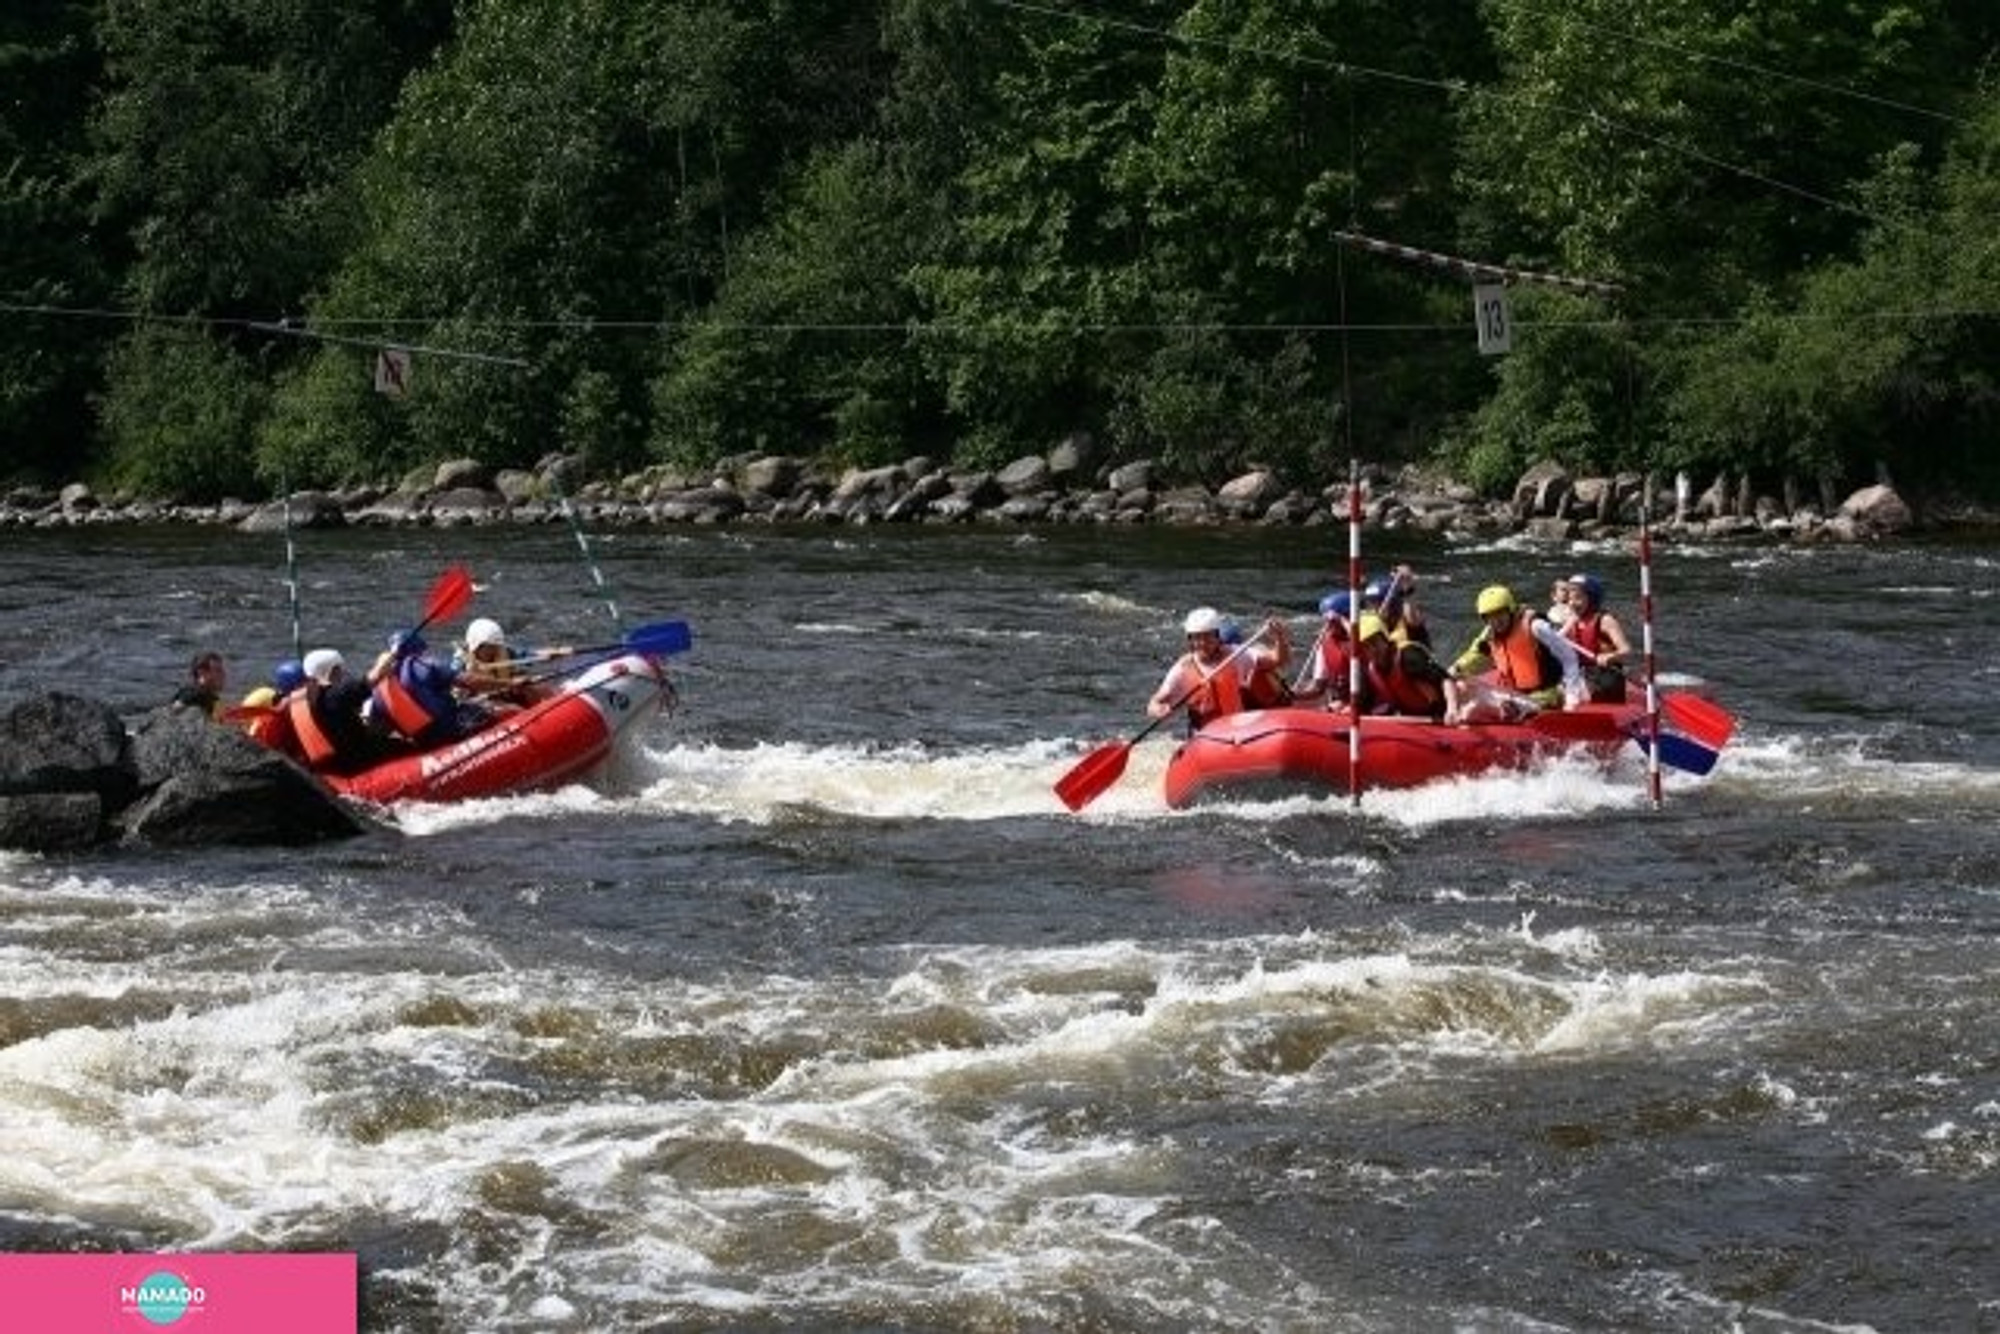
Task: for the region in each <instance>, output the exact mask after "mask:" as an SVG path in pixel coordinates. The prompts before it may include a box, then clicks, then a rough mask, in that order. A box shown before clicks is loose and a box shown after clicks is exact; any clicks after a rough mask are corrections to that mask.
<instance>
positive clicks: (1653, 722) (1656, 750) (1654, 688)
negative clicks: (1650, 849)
mask: <svg viewBox="0 0 2000 1334" xmlns="http://www.w3.org/2000/svg"><path fill="white" fill-rule="evenodd" d="M1644 486H1645V490H1644V491H1642V492H1641V493H1640V496H1639V644H1640V647H1641V649H1642V650H1643V651H1644V653H1645V655H1646V791H1647V794H1648V795H1649V796H1651V797H1652V799H1653V809H1654V810H1658V809H1659V808H1660V686H1659V671H1658V664H1657V662H1656V660H1655V658H1654V656H1653V524H1652V507H1653V477H1652V474H1651V473H1648V474H1646V480H1645V483H1644Z"/></svg>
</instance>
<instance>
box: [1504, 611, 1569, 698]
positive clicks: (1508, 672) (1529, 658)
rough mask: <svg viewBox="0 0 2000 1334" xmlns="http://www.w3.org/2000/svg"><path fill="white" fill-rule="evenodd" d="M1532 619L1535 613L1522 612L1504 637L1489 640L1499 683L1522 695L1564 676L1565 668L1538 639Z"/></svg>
mask: <svg viewBox="0 0 2000 1334" xmlns="http://www.w3.org/2000/svg"><path fill="white" fill-rule="evenodd" d="M1532 619H1533V616H1532V613H1529V612H1525V611H1524V612H1519V613H1517V614H1516V615H1515V617H1514V623H1513V624H1512V625H1510V626H1508V627H1507V633H1506V635H1505V636H1503V637H1498V638H1496V637H1495V636H1493V635H1491V634H1489V635H1488V636H1487V637H1486V652H1487V656H1489V657H1491V658H1492V659H1493V670H1494V672H1495V674H1496V677H1497V679H1498V681H1499V682H1500V684H1501V685H1503V686H1505V687H1507V689H1509V690H1513V691H1516V692H1518V693H1520V694H1523V695H1526V694H1531V693H1533V692H1534V691H1537V690H1540V689H1541V688H1542V687H1544V686H1549V685H1554V684H1555V683H1556V682H1557V681H1558V680H1560V679H1561V677H1562V665H1561V664H1560V663H1558V662H1557V661H1556V660H1555V655H1554V654H1553V653H1550V652H1549V651H1548V650H1547V649H1545V648H1543V647H1542V645H1541V643H1540V642H1539V641H1538V640H1536V638H1535V632H1534V628H1533V626H1532V625H1531V624H1530V622H1531V621H1532Z"/></svg>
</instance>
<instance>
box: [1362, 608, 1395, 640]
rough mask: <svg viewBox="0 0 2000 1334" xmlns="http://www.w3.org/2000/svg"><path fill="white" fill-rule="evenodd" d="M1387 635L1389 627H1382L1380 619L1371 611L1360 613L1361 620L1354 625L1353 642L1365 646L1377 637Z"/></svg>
mask: <svg viewBox="0 0 2000 1334" xmlns="http://www.w3.org/2000/svg"><path fill="white" fill-rule="evenodd" d="M1388 633H1389V627H1388V626H1386V625H1384V624H1383V623H1382V618H1381V617H1380V616H1377V615H1376V614H1375V613H1374V612H1372V611H1364V612H1362V613H1361V619H1360V620H1358V621H1356V622H1355V623H1354V642H1355V643H1357V644H1365V643H1367V642H1368V641H1369V640H1371V639H1373V638H1375V636H1377V635H1386V634H1388Z"/></svg>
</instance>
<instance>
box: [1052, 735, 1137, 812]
mask: <svg viewBox="0 0 2000 1334" xmlns="http://www.w3.org/2000/svg"><path fill="white" fill-rule="evenodd" d="M1131 754H1132V743H1131V742H1129V741H1112V742H1108V743H1107V744H1105V745H1102V746H1099V747H1098V748H1097V749H1096V750H1093V751H1091V752H1090V754H1088V755H1086V756H1084V757H1083V758H1082V759H1081V760H1079V761H1077V763H1076V765H1075V767H1073V768H1072V769H1071V770H1070V771H1069V772H1068V773H1066V774H1064V775H1063V776H1062V777H1061V778H1059V779H1057V780H1056V795H1057V796H1058V797H1060V798H1062V804H1063V805H1065V806H1067V807H1069V808H1070V809H1071V810H1073V811H1080V810H1082V809H1083V808H1084V807H1085V806H1088V805H1089V804H1090V803H1091V802H1093V801H1096V800H1097V799H1098V798H1099V797H1101V796H1103V795H1104V792H1105V789H1107V788H1109V787H1110V786H1111V785H1112V784H1113V783H1115V782H1117V781H1118V779H1119V777H1120V776H1121V775H1122V774H1123V773H1124V772H1125V761H1126V760H1127V759H1128V758H1130V756H1131Z"/></svg>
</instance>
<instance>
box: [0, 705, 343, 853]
mask: <svg viewBox="0 0 2000 1334" xmlns="http://www.w3.org/2000/svg"><path fill="white" fill-rule="evenodd" d="M364 828H365V826H364V825H363V824H362V822H361V820H360V819H359V818H358V817H357V816H356V815H355V814H354V813H353V812H352V811H351V810H349V809H348V808H347V807H346V806H345V805H343V804H342V803H341V801H340V799H339V798H338V797H336V796H335V795H334V794H333V793H332V791H330V790H329V789H328V788H327V787H326V786H325V785H324V784H322V783H321V782H320V781H319V780H318V779H316V778H314V777H313V776H312V775H311V774H309V773H307V772H306V771H305V770H303V769H301V768H299V767H298V766H297V765H296V764H293V763H292V762H291V761H290V760H288V759H286V758H285V757H284V756H282V755H279V754H278V753H277V752H276V751H272V750H268V749H266V748H265V747H263V746H260V745H258V744H257V743H256V742H255V741H252V740H251V739H250V738H249V737H248V736H246V735H244V733H242V732H241V731H239V730H237V729H236V728H234V727H229V726H225V725H220V724H217V723H214V722H212V721H210V720H209V719H208V718H206V717H204V716H202V715H201V714H199V713H195V712H192V711H190V710H186V709H161V710H159V711H158V712H156V713H154V714H152V715H151V716H150V717H149V718H148V719H147V720H146V721H145V722H144V724H143V725H142V726H141V727H140V729H139V731H138V732H137V733H136V734H133V733H129V732H128V731H127V730H126V727H125V724H124V722H123V721H122V720H121V719H120V718H119V717H118V715H117V714H116V713H114V712H112V711H111V709H109V708H108V707H106V706H105V705H103V704H100V703H97V702H96V701H94V700H87V699H83V698H80V697H78V696H75V695H65V694H60V693H56V694H49V695H43V696H40V697H37V698H34V699H30V700H27V701H25V702H23V703H21V704H18V705H16V706H15V707H14V708H13V709H11V710H9V711H8V712H7V713H6V714H5V715H4V716H0V847H8V848H19V849H25V850H27V851H31V852H57V851H68V850H75V849H80V848H87V847H90V846H92V845H94V844H97V843H101V842H104V841H105V840H107V839H109V838H112V837H115V836H116V835H117V834H118V833H120V832H121V831H122V832H123V833H125V834H126V835H128V836H130V837H133V838H136V839H141V840H144V841H146V842H151V843H158V844H165V845H171V846H177V847H187V846H200V845H208V844H235V845H258V846H266V845H276V846H294V845H297V844H301V843H310V842H315V841H317V840H320V839H325V838H343V837H347V836H350V835H353V834H358V833H361V832H362V831H363V829H364Z"/></svg>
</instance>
